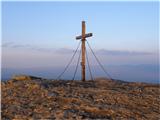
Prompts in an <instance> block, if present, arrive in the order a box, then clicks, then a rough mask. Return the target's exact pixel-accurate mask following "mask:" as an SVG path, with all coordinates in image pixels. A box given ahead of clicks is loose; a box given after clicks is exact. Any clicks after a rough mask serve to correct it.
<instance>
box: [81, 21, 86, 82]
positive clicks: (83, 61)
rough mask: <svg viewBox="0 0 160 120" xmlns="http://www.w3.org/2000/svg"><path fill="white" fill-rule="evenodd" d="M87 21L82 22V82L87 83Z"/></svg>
mask: <svg viewBox="0 0 160 120" xmlns="http://www.w3.org/2000/svg"><path fill="white" fill-rule="evenodd" d="M85 29H86V28H85V21H82V40H81V41H82V62H81V66H82V81H85V79H86V78H85V77H86V73H85Z"/></svg>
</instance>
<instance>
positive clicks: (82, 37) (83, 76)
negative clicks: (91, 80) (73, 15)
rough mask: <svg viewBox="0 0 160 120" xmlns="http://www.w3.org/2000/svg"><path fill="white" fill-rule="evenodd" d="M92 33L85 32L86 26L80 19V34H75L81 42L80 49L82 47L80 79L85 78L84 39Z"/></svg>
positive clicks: (83, 79)
mask: <svg viewBox="0 0 160 120" xmlns="http://www.w3.org/2000/svg"><path fill="white" fill-rule="evenodd" d="M91 36H92V33H88V34H86V26H85V21H82V35H80V36H77V37H76V39H77V40H78V39H81V41H82V44H81V49H82V58H81V60H82V61H81V68H82V70H81V74H82V81H85V80H86V73H85V72H86V70H85V63H86V61H85V60H86V58H85V57H86V55H85V54H86V47H85V41H86V38H87V37H91Z"/></svg>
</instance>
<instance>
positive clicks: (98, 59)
mask: <svg viewBox="0 0 160 120" xmlns="http://www.w3.org/2000/svg"><path fill="white" fill-rule="evenodd" d="M86 41H87V40H86ZM87 44H88V47H89V48H90V50H91V52H92V54H93V55H94V57H95V58H96V60H97V62H98V64H99V65H100V67H101V68H102V70H103V71H104V73H105V74H106V75H107V76H108V77H109V79H111V80H112V77H111V76H110V74H109V73H108V72H107V71H106V69H105V68H104V67H103V65H102V64H101V62H100V61H99V59H98V57H97V56H96V55H95V53H94V51H93V50H92V48H91V46H90V44H89V42H88V41H87Z"/></svg>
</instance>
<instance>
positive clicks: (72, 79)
mask: <svg viewBox="0 0 160 120" xmlns="http://www.w3.org/2000/svg"><path fill="white" fill-rule="evenodd" d="M80 56H81V50H80V52H79V56H78V61H77V65H76V69H75V72H74V75H73V78H72V80H74V78H75V76H76V73H77V70H78V64H79V61H80Z"/></svg>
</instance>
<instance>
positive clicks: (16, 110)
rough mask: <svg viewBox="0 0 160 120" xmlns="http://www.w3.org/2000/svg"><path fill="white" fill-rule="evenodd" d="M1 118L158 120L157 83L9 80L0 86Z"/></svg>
mask: <svg viewBox="0 0 160 120" xmlns="http://www.w3.org/2000/svg"><path fill="white" fill-rule="evenodd" d="M1 91H2V100H1V107H2V114H1V115H2V119H3V120H6V119H7V120H10V119H14V120H28V119H30V120H37V119H47V120H52V119H63V120H64V119H69V120H72V119H73V120H75V119H99V120H101V119H105V120H112V119H113V120H159V119H160V116H159V115H160V109H159V107H160V98H159V95H160V87H159V85H158V84H146V83H129V82H124V81H116V80H105V79H97V80H95V81H94V82H93V81H87V82H81V81H65V80H59V81H56V80H43V79H31V80H9V81H6V82H2V83H1Z"/></svg>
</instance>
